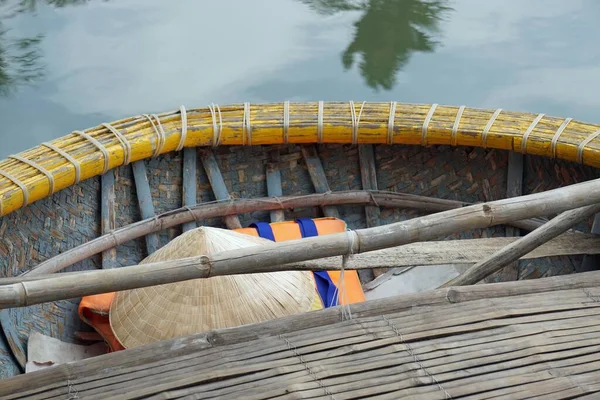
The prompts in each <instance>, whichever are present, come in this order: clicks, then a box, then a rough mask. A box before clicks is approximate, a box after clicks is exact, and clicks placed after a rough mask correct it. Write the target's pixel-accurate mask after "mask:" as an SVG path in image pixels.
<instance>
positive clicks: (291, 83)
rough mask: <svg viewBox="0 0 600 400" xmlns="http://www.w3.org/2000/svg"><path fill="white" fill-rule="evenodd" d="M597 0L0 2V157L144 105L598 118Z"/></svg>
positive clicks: (157, 107) (150, 109) (142, 109)
mask: <svg viewBox="0 0 600 400" xmlns="http://www.w3.org/2000/svg"><path fill="white" fill-rule="evenodd" d="M598 11H600V6H599V5H598V3H597V2H595V1H593V0H572V1H568V2H567V1H563V0H528V1H517V0H486V1H481V0H438V1H424V0H362V1H354V0H260V1H246V0H219V1H200V0H177V1H164V0H163V1H160V0H89V1H86V0H37V1H36V0H0V32H1V33H0V122H1V125H0V126H1V128H0V157H4V156H6V155H8V154H11V153H15V152H19V151H22V150H25V149H27V148H29V147H33V146H35V145H37V144H39V143H40V142H42V141H44V140H50V139H53V138H56V137H59V136H62V135H64V134H67V133H69V132H70V131H72V130H74V129H85V128H88V127H91V126H94V125H97V124H99V123H101V122H106V121H113V120H116V119H119V118H122V117H126V116H130V115H133V114H139V113H148V112H159V111H165V110H171V109H176V108H178V106H179V105H180V104H184V105H186V106H187V107H198V106H204V105H206V104H210V103H213V102H214V103H219V104H225V103H239V102H244V101H250V102H253V103H256V102H271V101H283V100H292V101H315V100H343V101H346V100H356V101H359V100H367V101H390V100H396V101H401V102H423V103H440V104H453V105H461V104H466V105H468V106H473V107H489V108H498V107H500V108H503V109H508V110H519V111H530V112H544V113H547V114H550V115H556V116H562V117H573V118H577V119H582V120H585V121H589V122H596V123H598V122H600V115H599V113H598V110H600V96H598V93H600V52H599V50H598V44H597V38H598V37H599V34H600V25H599V24H597V21H596V18H595V16H596V15H598Z"/></svg>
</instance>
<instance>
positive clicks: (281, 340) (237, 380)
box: [0, 272, 600, 400]
mask: <svg viewBox="0 0 600 400" xmlns="http://www.w3.org/2000/svg"><path fill="white" fill-rule="evenodd" d="M598 279H600V273H598V272H593V273H587V274H578V275H575V276H565V277H554V278H547V279H540V280H537V281H520V282H510V283H499V284H490V285H485V288H484V289H485V291H484V290H481V288H478V287H477V286H473V287H464V288H452V289H445V290H442V291H440V290H438V291H434V292H426V293H419V294H415V295H408V296H400V297H397V298H391V299H384V300H380V301H373V302H367V303H363V304H356V305H353V306H352V309H353V313H352V315H353V318H352V319H351V320H345V321H340V320H339V319H337V318H333V319H332V318H329V317H327V315H330V314H331V315H333V314H332V313H334V314H337V315H338V316H339V315H340V314H339V310H338V309H335V308H334V309H327V310H322V311H317V312H311V313H308V314H310V315H308V314H307V315H303V316H300V318H298V317H295V318H287V319H285V320H286V321H269V322H265V323H262V324H256V325H252V326H246V327H238V328H233V329H226V330H222V331H220V332H210V333H206V334H201V335H194V336H191V337H188V338H182V339H176V340H171V341H164V342H159V343H156V344H152V345H148V346H143V347H140V348H137V349H132V350H126V351H122V352H117V353H112V354H109V355H105V356H101V357H97V358H92V359H88V360H84V361H80V362H76V363H71V364H68V365H60V366H57V367H53V368H49V369H46V370H41V371H37V372H34V373H31V374H27V375H24V376H18V377H14V378H11V379H8V380H5V381H3V385H0V396H2V398H5V399H20V398H30V399H40V400H41V399H62V398H65V396H69V394H73V393H77V396H78V397H79V398H86V399H107V398H118V399H130V398H141V397H147V398H153V399H167V398H173V399H175V398H201V399H211V398H214V399H217V398H220V399H225V398H233V399H237V398H243V399H265V398H278V399H296V398H318V399H331V398H335V399H336V400H337V399H354V398H365V397H366V398H375V399H377V398H381V399H397V398H413V399H446V398H459V397H460V398H468V399H488V398H495V396H499V397H510V398H519V399H521V398H522V399H526V398H535V397H543V398H552V399H567V398H572V397H573V396H579V395H588V394H589V395H591V394H596V395H598V393H600V385H598V384H597V382H599V381H600V351H599V350H600V345H599V344H598V343H600V342H599V340H600V289H599V288H597V287H596V286H597V281H598ZM480 286H484V285H480ZM553 289H557V290H553ZM451 291H456V292H458V293H462V295H463V297H466V300H464V301H462V300H461V301H459V302H455V301H456V299H457V297H456V296H451V295H450V292H451ZM438 294H442V295H441V296H439V295H438ZM307 318H311V319H314V323H310V324H307V323H306V321H303V320H304V319H307ZM291 321H294V322H291ZM282 328H283V330H282ZM25 382H27V384H24V383H25Z"/></svg>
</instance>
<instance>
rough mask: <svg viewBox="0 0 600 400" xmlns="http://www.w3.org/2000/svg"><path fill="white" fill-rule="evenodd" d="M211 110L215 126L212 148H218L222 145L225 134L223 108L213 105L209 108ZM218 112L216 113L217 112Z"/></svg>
mask: <svg viewBox="0 0 600 400" xmlns="http://www.w3.org/2000/svg"><path fill="white" fill-rule="evenodd" d="M208 109H209V110H210V116H211V118H212V124H213V140H212V147H217V146H218V145H219V144H221V132H223V117H222V115H221V107H219V105H218V104H214V103H213V104H211V105H209V106H208ZM215 110H216V111H215ZM217 113H218V114H219V122H218V124H217Z"/></svg>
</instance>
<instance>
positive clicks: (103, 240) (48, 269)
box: [25, 190, 541, 276]
mask: <svg viewBox="0 0 600 400" xmlns="http://www.w3.org/2000/svg"><path fill="white" fill-rule="evenodd" d="M344 204H379V205H380V206H382V207H400V208H415V209H417V210H421V211H425V212H430V211H446V210H451V209H454V208H458V207H463V206H464V205H466V204H467V203H463V202H460V201H455V200H444V199H436V198H433V197H424V196H418V195H412V194H403V193H394V192H385V191H377V192H369V191H362V190H354V191H346V192H335V193H326V194H310V195H302V196H286V197H280V198H269V197H265V198H257V199H233V200H225V201H216V202H212V203H204V204H198V205H195V206H192V207H189V208H179V209H177V210H173V211H168V212H166V213H163V214H160V215H158V216H157V217H156V218H149V219H146V220H143V221H139V222H136V223H133V224H131V225H127V226H124V227H122V228H119V229H116V230H115V231H113V232H111V233H110V234H108V235H104V236H100V237H98V238H96V239H93V240H90V241H89V242H87V243H84V244H82V245H79V246H77V247H75V248H73V249H70V250H67V251H65V252H63V253H61V254H59V255H57V256H55V257H53V258H51V259H49V260H46V261H44V262H42V263H40V264H39V265H37V266H36V267H34V268H33V269H32V270H30V271H28V272H26V273H25V275H28V276H35V275H43V274H49V273H53V272H57V271H60V270H62V269H64V268H67V267H69V266H71V265H73V264H75V263H77V262H79V261H82V260H85V259H86V258H88V257H91V256H93V255H95V254H98V253H100V252H102V251H105V250H108V249H110V248H113V247H115V246H118V245H120V244H123V243H125V242H127V241H129V240H133V239H136V238H138V237H142V236H145V235H147V234H149V233H152V232H158V231H161V230H164V229H168V228H172V227H174V226H177V225H180V224H183V223H185V222H189V221H194V220H196V219H197V220H203V219H209V218H214V217H221V216H225V215H235V214H242V213H247V212H254V211H271V210H285V209H288V208H301V207H315V206H322V205H344ZM517 224H519V225H521V226H523V227H524V228H523V229H528V228H529V229H535V227H537V226H540V225H541V223H540V222H538V221H535V220H527V221H519V222H518V223H517Z"/></svg>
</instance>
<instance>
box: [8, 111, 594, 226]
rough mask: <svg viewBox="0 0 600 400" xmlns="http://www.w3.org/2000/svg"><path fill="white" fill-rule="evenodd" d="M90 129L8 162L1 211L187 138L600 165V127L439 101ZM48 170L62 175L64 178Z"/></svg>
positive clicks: (189, 114) (179, 117) (180, 114)
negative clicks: (460, 152) (478, 150)
mask: <svg viewBox="0 0 600 400" xmlns="http://www.w3.org/2000/svg"><path fill="white" fill-rule="evenodd" d="M111 128H112V129H111ZM115 132H117V133H118V134H115ZM84 133H85V134H86V135H83V136H82V135H81V134H77V133H71V134H68V135H66V136H63V137H61V138H59V139H56V140H53V141H52V142H50V145H51V146H52V148H54V149H58V150H60V151H56V150H55V151H50V150H49V149H48V146H47V145H40V146H37V147H34V148H32V149H30V150H27V151H24V152H22V153H19V154H18V156H19V157H16V158H7V159H5V160H2V161H0V216H2V215H6V214H8V213H10V212H13V211H15V210H18V209H20V208H21V207H23V206H24V205H26V204H27V203H31V202H34V201H36V200H39V199H42V198H45V197H47V196H49V195H50V194H51V192H52V189H53V188H52V186H54V190H55V191H58V190H61V189H64V188H66V187H69V186H71V185H73V184H75V183H76V182H77V181H78V180H83V179H88V178H91V177H94V176H97V175H100V174H102V172H103V171H104V170H105V166H108V168H109V169H111V168H115V167H118V166H120V165H124V164H126V163H127V162H134V161H137V160H142V159H145V158H149V157H152V156H157V155H159V154H163V153H167V152H171V151H175V150H177V148H181V146H182V145H183V147H198V146H215V145H219V146H241V145H246V146H247V145H252V146H258V145H270V144H284V143H296V144H311V143H338V144H412V145H424V146H426V145H453V146H475V147H486V148H493V149H503V150H514V151H519V152H521V153H525V154H535V155H540V156H546V157H550V158H558V159H562V160H567V161H575V162H578V163H581V164H585V165H589V166H593V167H600V138H598V136H599V135H600V125H594V124H590V123H585V122H579V121H576V120H572V119H571V118H557V117H550V116H546V115H543V114H539V115H538V114H530V113H521V112H513V111H506V110H502V109H497V110H485V109H476V108H468V107H465V106H460V107H457V106H443V105H437V104H433V105H431V104H405V103H396V102H387V103H367V102H352V101H350V102H306V103H290V102H281V103H271V104H249V103H244V104H234V105H226V106H217V105H214V104H213V105H211V106H207V107H203V108H195V109H185V108H184V107H181V108H180V109H179V110H177V111H170V112H165V113H162V114H158V115H152V118H149V116H148V115H138V116H134V117H130V118H125V119H122V120H119V121H115V122H111V123H110V124H104V125H99V126H96V127H94V128H90V129H87V130H85V131H84ZM85 136H88V137H91V138H93V139H94V141H90V140H89V139H86V137H85ZM98 145H100V146H101V148H99V147H98ZM65 154H68V155H69V157H70V158H67V157H65ZM105 154H107V155H108V161H107V160H106V158H105ZM20 159H26V160H28V161H30V163H26V162H23V161H22V160H20ZM73 161H75V162H73ZM105 162H106V165H105ZM44 171H46V172H49V173H50V174H52V176H53V177H54V185H52V182H51V179H49V177H48V175H47V174H45V173H44ZM7 175H8V176H10V177H12V178H14V179H10V178H8V177H7ZM23 188H25V189H26V190H24V189H23Z"/></svg>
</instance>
